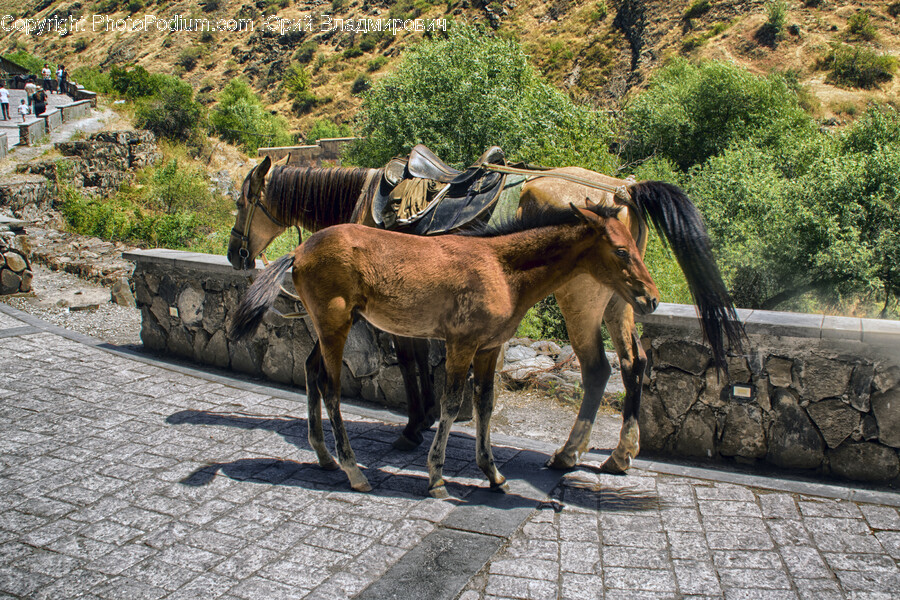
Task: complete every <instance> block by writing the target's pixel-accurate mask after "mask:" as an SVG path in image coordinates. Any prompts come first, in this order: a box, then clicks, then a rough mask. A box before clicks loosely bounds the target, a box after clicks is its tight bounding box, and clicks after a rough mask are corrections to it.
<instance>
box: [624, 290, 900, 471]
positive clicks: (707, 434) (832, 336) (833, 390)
mask: <svg viewBox="0 0 900 600" xmlns="http://www.w3.org/2000/svg"><path fill="white" fill-rule="evenodd" d="M741 318H742V320H743V321H744V323H745V326H746V330H747V334H748V337H749V343H748V345H747V348H745V349H744V353H743V354H741V355H739V356H732V357H729V359H728V364H729V373H728V375H727V376H725V375H724V374H720V375H719V374H717V372H716V370H715V369H714V368H713V367H712V366H711V355H710V352H709V349H708V348H707V347H706V346H705V345H703V344H702V339H701V337H700V329H699V326H698V321H697V319H696V316H695V313H694V309H693V307H691V306H682V305H672V304H669V305H666V304H663V305H662V306H661V307H660V308H659V309H657V311H656V312H655V313H654V314H652V315H648V316H645V317H641V318H640V320H641V321H642V322H643V340H642V342H643V345H644V348H645V349H646V350H647V353H648V356H649V359H650V365H649V369H648V377H647V378H646V379H645V387H644V394H643V401H642V403H641V412H640V426H641V447H642V451H643V452H647V453H649V454H654V453H655V454H663V455H676V456H684V457H692V458H699V459H704V460H714V461H720V460H735V461H738V462H741V463H751V464H752V463H761V464H766V465H769V466H774V467H779V468H784V469H800V470H806V471H812V472H816V473H819V474H827V475H834V476H837V477H840V478H844V479H852V480H859V481H877V482H887V481H892V480H896V479H898V475H900V457H898V450H897V449H898V448H900V322H897V321H879V320H874V319H856V318H845V317H824V316H822V315H807V314H794V313H779V312H769V311H741Z"/></svg>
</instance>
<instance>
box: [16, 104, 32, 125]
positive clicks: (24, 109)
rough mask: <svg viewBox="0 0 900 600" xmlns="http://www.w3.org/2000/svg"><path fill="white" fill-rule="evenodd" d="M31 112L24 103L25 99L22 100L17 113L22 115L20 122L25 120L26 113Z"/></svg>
mask: <svg viewBox="0 0 900 600" xmlns="http://www.w3.org/2000/svg"><path fill="white" fill-rule="evenodd" d="M29 112H31V109H30V108H28V105H27V104H25V100H22V104H20V105H19V114H20V115H22V122H23V123H24V122H25V118H26V117H27V116H28V113H29Z"/></svg>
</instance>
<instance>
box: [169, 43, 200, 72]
mask: <svg viewBox="0 0 900 600" xmlns="http://www.w3.org/2000/svg"><path fill="white" fill-rule="evenodd" d="M202 55H203V49H202V48H200V47H199V46H191V47H190V48H185V49H184V50H182V51H181V53H179V54H178V60H177V61H176V62H175V64H177V65H179V66H181V67H184V70H185V71H193V70H194V67H196V66H197V61H199V60H200V57H201V56H202Z"/></svg>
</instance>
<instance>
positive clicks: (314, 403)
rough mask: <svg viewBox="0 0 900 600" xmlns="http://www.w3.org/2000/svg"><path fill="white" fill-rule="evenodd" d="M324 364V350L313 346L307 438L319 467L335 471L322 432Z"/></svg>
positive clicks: (309, 359)
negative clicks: (314, 452)
mask: <svg viewBox="0 0 900 600" xmlns="http://www.w3.org/2000/svg"><path fill="white" fill-rule="evenodd" d="M323 367H324V365H323V364H322V349H321V347H320V346H319V342H318V341H316V345H315V346H313V349H312V352H310V353H309V357H307V359H306V401H307V402H306V405H307V412H308V415H309V417H308V420H307V422H306V425H307V429H308V431H307V437H308V439H309V445H310V446H312V449H313V450H315V451H316V456H317V457H318V459H319V465H320V466H321V467H322V468H323V469H327V470H329V471H333V470H335V469H337V468H338V464H337V463H336V462H334V458H332V456H331V453H330V452H329V451H328V447H327V446H326V445H325V434H324V433H323V432H322V390H323V388H324V384H325V381H324V378H326V377H327V375H326V374H325V369H324V368H323Z"/></svg>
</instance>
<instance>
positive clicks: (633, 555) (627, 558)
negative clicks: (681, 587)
mask: <svg viewBox="0 0 900 600" xmlns="http://www.w3.org/2000/svg"><path fill="white" fill-rule="evenodd" d="M600 560H601V562H602V563H603V568H604V570H605V569H607V567H632V568H643V569H665V568H667V567H668V564H669V554H668V552H666V551H665V550H664V549H663V550H660V549H651V548H641V549H636V548H628V547H625V546H604V547H603V550H602V555H601V557H600Z"/></svg>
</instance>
